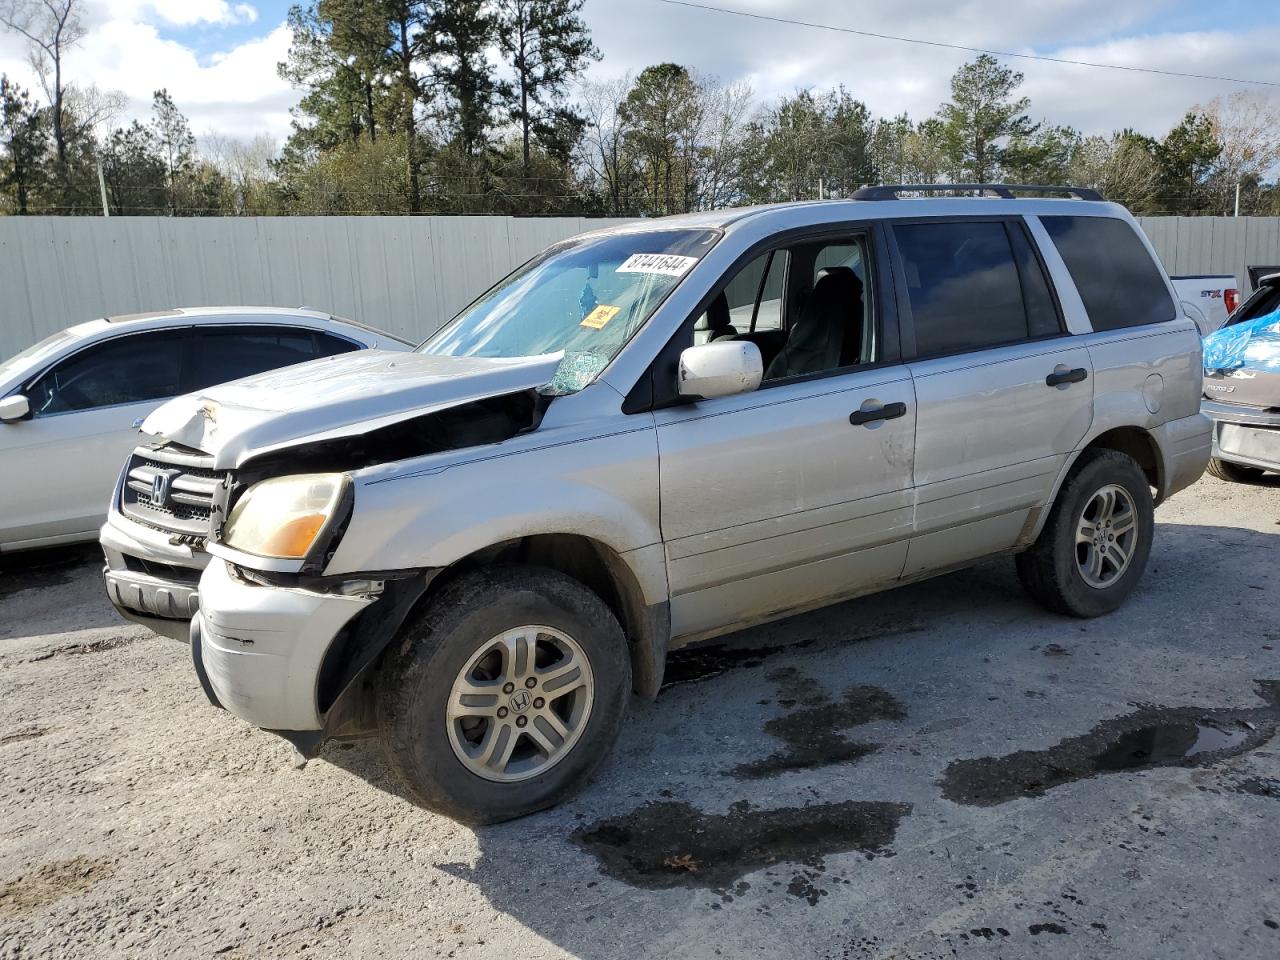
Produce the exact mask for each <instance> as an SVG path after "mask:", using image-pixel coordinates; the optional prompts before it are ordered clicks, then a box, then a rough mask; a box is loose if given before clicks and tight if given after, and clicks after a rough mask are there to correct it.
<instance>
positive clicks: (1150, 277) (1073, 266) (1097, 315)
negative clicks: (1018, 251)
mask: <svg viewBox="0 0 1280 960" xmlns="http://www.w3.org/2000/svg"><path fill="white" fill-rule="evenodd" d="M1040 222H1041V223H1043V224H1044V228H1045V230H1047V231H1048V233H1049V236H1050V237H1051V238H1052V239H1053V244H1054V246H1055V247H1057V248H1058V253H1059V254H1060V255H1061V256H1062V259H1063V262H1064V263H1066V265H1067V270H1068V271H1069V272H1070V274H1071V279H1072V280H1073V281H1074V282H1075V285H1076V290H1078V291H1079V293H1080V299H1081V300H1082V301H1084V308H1085V310H1087V311H1088V313H1089V320H1090V322H1091V323H1092V324H1093V329H1094V330H1099V331H1103V330H1119V329H1122V328H1124V327H1140V326H1142V325H1143V324H1147V323H1164V322H1165V321H1168V320H1172V319H1173V318H1174V317H1175V316H1176V315H1177V310H1176V308H1175V307H1174V303H1173V298H1172V297H1170V296H1169V288H1168V286H1167V285H1166V284H1165V280H1164V276H1163V275H1162V274H1161V272H1160V268H1159V267H1158V266H1157V265H1156V262H1155V261H1154V260H1153V259H1152V257H1151V254H1150V253H1149V252H1148V251H1147V248H1146V245H1145V244H1143V242H1142V240H1141V239H1140V238H1139V237H1138V235H1137V234H1136V233H1134V230H1133V227H1131V226H1130V225H1129V224H1128V223H1127V222H1125V221H1124V220H1117V219H1114V218H1111V217H1041V218H1040Z"/></svg>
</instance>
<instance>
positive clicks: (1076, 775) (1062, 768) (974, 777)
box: [942, 681, 1280, 806]
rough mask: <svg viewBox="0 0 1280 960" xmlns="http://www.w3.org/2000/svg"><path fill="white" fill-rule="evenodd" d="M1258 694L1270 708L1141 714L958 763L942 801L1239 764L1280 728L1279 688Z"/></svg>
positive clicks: (1006, 796) (1004, 797) (987, 799)
mask: <svg viewBox="0 0 1280 960" xmlns="http://www.w3.org/2000/svg"><path fill="white" fill-rule="evenodd" d="M1258 694H1259V696H1261V697H1262V698H1263V699H1264V700H1266V701H1267V705H1266V706H1264V707H1256V708H1253V709H1247V708H1246V709H1216V710H1213V709H1211V710H1205V709H1202V708H1199V707H1178V708H1170V707H1142V708H1140V709H1138V710H1136V711H1135V712H1133V713H1130V714H1126V715H1125V716H1122V717H1116V718H1115V719H1113V720H1107V721H1104V722H1103V723H1100V724H1098V725H1097V726H1096V727H1094V728H1093V729H1092V730H1091V731H1089V732H1088V733H1086V734H1084V735H1082V736H1078V737H1070V738H1068V739H1066V740H1062V741H1061V742H1059V743H1057V744H1055V745H1054V746H1052V747H1049V748H1047V749H1045V750H1020V751H1018V752H1017V753H1011V754H1008V755H1006V756H1003V757H982V758H979V759H976V760H957V761H955V762H953V763H952V764H950V765H949V766H948V767H947V770H946V773H945V774H944V775H943V778H942V795H943V796H944V797H946V798H947V799H948V800H952V801H954V802H956V803H964V804H972V805H976V806H994V805H996V804H1000V803H1007V802H1008V801H1010V800H1015V799H1017V798H1019V797H1037V796H1042V795H1043V794H1044V793H1045V792H1046V791H1048V790H1051V789H1053V788H1054V787H1058V786H1061V785H1063V784H1066V783H1074V782H1075V781H1077V780H1085V779H1088V778H1090V777H1095V776H1099V775H1102V774H1107V773H1117V772H1122V771H1133V770H1149V769H1152V768H1155V767H1195V766H1204V765H1207V764H1210V763H1214V762H1216V761H1218V760H1221V759H1224V758H1226V757H1232V756H1237V755H1239V754H1241V753H1245V752H1247V751H1249V750H1252V749H1254V748H1256V747H1257V746H1259V745H1260V744H1262V743H1264V742H1266V741H1267V740H1269V739H1270V738H1271V737H1272V735H1274V734H1275V732H1276V728H1277V725H1280V682H1275V681H1266V682H1262V683H1259V685H1258Z"/></svg>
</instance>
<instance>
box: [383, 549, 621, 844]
mask: <svg viewBox="0 0 1280 960" xmlns="http://www.w3.org/2000/svg"><path fill="white" fill-rule="evenodd" d="M630 691H631V662H630V659H629V657H628V653H627V644H626V640H625V639H624V637H623V633H622V628H621V627H620V626H619V624H618V621H617V619H616V618H615V617H614V615H613V613H612V612H610V610H609V608H608V607H607V606H606V605H605V604H604V602H603V601H602V600H601V599H600V598H599V597H598V596H597V595H596V594H594V593H592V592H591V591H590V590H588V589H587V588H586V587H585V586H583V585H582V584H581V583H579V582H578V581H577V580H574V579H572V578H571V577H568V576H565V575H564V574H561V573H558V572H556V571H553V570H545V569H540V568H535V567H495V568H491V569H486V570H479V571H475V572H472V573H467V574H464V575H463V576H461V577H459V578H458V579H457V580H454V581H453V582H451V583H449V584H447V585H446V586H444V587H443V588H442V590H441V591H440V594H439V595H438V596H437V597H436V598H435V599H434V600H433V601H432V602H431V603H430V605H429V606H428V607H427V609H426V610H425V611H424V612H423V613H422V614H421V615H420V616H418V617H417V618H416V619H414V620H413V621H411V622H410V623H408V624H406V626H405V627H404V628H403V629H402V630H401V633H400V636H399V637H398V638H397V639H396V640H395V641H394V643H393V645H392V647H391V649H390V650H389V651H388V656H387V659H386V661H385V662H384V664H383V667H382V670H381V675H380V678H379V689H378V701H377V712H378V729H379V737H380V739H381V741H382V746H383V750H384V752H385V754H386V757H387V762H388V763H389V764H390V766H391V769H392V771H393V772H394V773H395V775H396V776H397V778H398V779H399V780H400V782H401V783H402V784H403V786H404V789H405V791H406V792H407V793H408V794H409V796H410V797H411V798H412V799H413V800H414V801H415V802H417V803H418V804H420V805H421V806H424V807H427V808H428V809H431V810H435V811H437V812H439V813H443V814H445V815H446V816H449V817H452V818H453V819H455V820H459V821H461V822H463V823H471V824H480V823H496V822H498V821H501V820H510V819H512V818H513V817H519V816H523V815H525V814H528V813H533V812H534V811H535V810H541V809H543V808H545V807H549V806H552V805H554V804H556V803H559V802H560V801H562V800H564V799H565V798H566V797H568V796H570V795H572V794H573V793H574V792H575V791H576V790H578V789H579V788H580V787H582V786H583V785H584V784H585V783H586V782H587V780H589V779H590V777H591V775H592V774H593V773H594V772H595V771H596V769H597V768H598V767H599V766H600V764H601V762H603V760H604V759H605V757H606V756H607V755H608V753H609V751H610V749H611V748H612V747H613V744H614V741H615V740H616V739H617V736H618V731H619V728H620V727H621V724H622V717H623V713H624V712H625V710H626V705H627V700H628V698H629V696H630Z"/></svg>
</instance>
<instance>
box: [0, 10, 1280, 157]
mask: <svg viewBox="0 0 1280 960" xmlns="http://www.w3.org/2000/svg"><path fill="white" fill-rule="evenodd" d="M84 2H85V3H86V4H87V6H88V19H89V21H90V22H91V23H92V26H93V29H92V30H91V32H90V34H89V36H88V37H86V39H85V41H84V42H83V43H82V44H81V45H80V47H79V48H77V49H76V50H75V51H73V53H72V54H71V56H70V57H69V59H68V70H69V73H70V76H71V78H72V80H73V81H74V82H77V83H82V84H84V83H93V84H96V85H98V86H99V87H101V88H104V89H112V90H120V91H122V92H123V93H124V94H125V95H126V97H127V98H128V104H129V106H128V108H127V110H126V112H125V116H124V118H123V119H126V120H127V119H128V118H130V117H132V116H142V115H145V114H146V112H147V109H148V106H149V100H150V96H151V92H152V91H154V90H155V89H157V88H159V87H161V86H163V87H167V88H168V89H169V90H170V93H171V94H172V95H173V96H174V98H175V100H176V101H177V102H178V105H179V106H180V107H181V108H182V109H183V110H184V111H185V112H186V113H187V115H188V116H189V117H190V118H191V120H192V126H193V128H194V129H195V130H196V132H197V134H206V133H210V132H214V133H220V134H224V135H230V136H235V137H241V138H245V137H251V136H254V135H256V134H259V133H266V134H269V135H271V136H273V137H275V138H277V139H283V138H284V137H285V136H287V134H288V130H289V122H290V115H289V110H290V108H291V107H292V106H293V104H295V103H296V102H297V98H298V92H297V91H294V90H292V89H290V88H289V86H288V84H287V83H285V82H283V81H281V80H280V79H279V78H278V76H277V75H276V70H275V65H276V63H277V62H278V61H279V60H280V59H282V58H283V57H284V55H285V53H286V51H287V49H288V32H287V30H286V29H285V28H284V26H283V24H284V20H285V16H286V14H287V11H288V7H289V3H288V2H286V0H84ZM708 2H711V3H713V4H714V5H716V6H724V7H731V8H735V9H738V10H744V11H751V12H756V13H761V14H766V15H771V16H778V17H791V18H796V19H803V20H809V21H814V22H819V23H829V24H834V25H841V26H848V27H853V28H857V29H863V30H871V31H876V32H881V33H891V34H898V35H906V36H913V37H920V38H924V39H936V40H944V41H947V42H951V43H959V44H965V45H970V46H976V47H984V48H991V49H996V50H1010V51H1017V52H1027V53H1031V52H1034V53H1040V54H1048V55H1053V56H1065V57H1070V58H1076V59H1084V60H1094V61H1101V62H1115V63H1123V64H1128V65H1132V66H1151V67H1157V68H1160V69H1164V70H1175V71H1184V72H1191V73H1203V74H1216V75H1224V74H1225V75H1233V76H1244V77H1252V78H1259V79H1265V80H1270V81H1273V82H1278V83H1280V57H1277V56H1276V51H1277V50H1280V25H1277V23H1276V21H1275V17H1274V15H1273V14H1274V9H1275V7H1274V0H1267V2H1264V0H1221V2H1217V3H1205V2H1197V3H1193V2H1187V0H1122V2H1117V0H1054V2H1026V3H1010V2H1009V0H858V2H857V3H849V2H848V0H708ZM585 16H586V19H587V22H588V25H589V26H590V27H591V29H592V33H593V36H594V38H595V40H596V43H597V44H598V46H599V47H600V48H601V50H602V52H603V54H604V59H603V60H602V61H601V62H600V63H598V64H596V65H595V66H594V67H593V68H592V71H591V76H592V77H593V78H596V79H604V78H608V77H611V76H618V75H621V74H624V73H627V72H632V73H634V72H636V71H638V70H640V69H642V68H643V67H644V66H646V65H647V64H650V63H656V62H660V61H663V60H671V61H675V62H678V63H683V64H686V65H689V66H691V67H694V68H696V69H698V70H700V71H701V72H703V73H705V74H709V75H713V76H716V77H718V78H719V79H720V80H722V81H724V82H742V83H746V84H749V85H750V87H751V88H752V90H753V91H754V92H755V94H756V97H757V99H758V100H759V101H761V102H768V101H769V100H771V99H773V98H775V97H777V96H779V95H781V94H785V93H790V92H793V91H794V90H796V89H798V88H801V87H808V86H816V87H827V86H833V85H835V84H837V83H843V84H844V85H845V86H846V87H847V88H848V89H849V90H850V91H851V92H852V93H853V94H854V95H855V96H857V97H860V98H861V99H863V100H865V101H866V102H867V103H868V104H869V105H870V107H871V108H872V110H873V112H875V113H879V114H886V115H892V114H896V113H899V112H902V111H907V112H909V113H910V114H911V115H912V116H914V117H917V118H919V117H924V116H927V115H929V114H930V113H932V112H933V111H934V110H935V109H936V108H937V106H938V104H939V103H940V102H941V101H942V100H944V99H946V97H947V95H948V88H947V84H948V80H949V78H950V76H951V73H952V72H953V71H954V70H955V69H956V67H958V66H959V65H960V64H961V63H963V62H964V61H965V60H966V59H968V58H969V56H970V55H967V54H965V53H963V52H959V51H951V50H940V49H936V48H927V47H919V46H913V45H908V44H900V43H893V42H888V41H880V40H872V39H867V38H860V37H854V36H849V35H847V34H840V33H834V32H829V31H821V30H812V29H808V28H804V27H795V26H786V25H780V24H771V23H763V22H760V21H753V20H748V19H743V18H739V17H730V16H725V15H723V14H717V13H713V12H710V11H701V10H691V9H687V8H680V7H672V6H669V5H666V4H662V3H659V2H657V0H586V7H585ZM1014 63H1015V65H1016V67H1017V69H1019V70H1022V71H1023V72H1024V73H1025V75H1026V83H1025V85H1024V88H1023V92H1024V93H1025V94H1026V95H1028V96H1029V97H1031V99H1032V110H1031V112H1032V114H1033V116H1035V117H1036V118H1037V119H1039V118H1041V117H1047V118H1048V119H1050V120H1052V121H1054V122H1058V123H1070V124H1073V125H1075V126H1076V127H1078V128H1080V129H1083V130H1085V131H1086V132H1102V133H1105V132H1108V131H1110V130H1113V129H1117V128H1120V127H1125V126H1132V127H1135V128H1137V129H1139V130H1142V131H1144V132H1148V133H1152V134H1156V135H1159V134H1162V133H1163V132H1164V131H1166V130H1167V129H1168V128H1169V126H1171V125H1172V124H1173V123H1175V122H1177V120H1178V119H1179V118H1180V117H1181V116H1182V114H1183V113H1185V112H1186V110H1187V109H1188V108H1190V107H1191V106H1193V105H1195V104H1198V103H1204V102H1207V101H1208V100H1210V99H1212V98H1213V97H1215V96H1218V95H1222V94H1229V93H1232V92H1234V91H1235V90H1238V89H1251V90H1255V91H1260V92H1261V93H1263V94H1265V95H1267V96H1269V97H1271V98H1273V99H1274V98H1277V97H1280V87H1271V88H1269V89H1268V88H1265V87H1252V88H1248V87H1246V88H1241V87H1239V86H1236V85H1231V84H1224V83H1216V82H1212V81H1203V80H1185V79H1179V78H1171V77H1161V76H1154V75H1145V74H1138V73H1120V72H1116V71H1107V70H1091V69H1085V68H1080V67H1072V66H1068V65H1054V64H1043V63H1035V62H1027V61H1015V62H1014ZM0 71H4V72H8V73H9V74H11V75H13V76H16V77H18V78H19V79H20V80H21V81H22V82H25V83H29V84H31V85H32V86H33V87H34V86H35V85H36V84H35V78H34V77H33V76H32V75H31V72H30V70H29V69H28V68H27V66H26V64H25V63H24V56H23V51H22V47H21V44H20V43H19V42H18V41H17V40H16V38H13V37H11V36H4V35H0Z"/></svg>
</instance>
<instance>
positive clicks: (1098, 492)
mask: <svg viewBox="0 0 1280 960" xmlns="http://www.w3.org/2000/svg"><path fill="white" fill-rule="evenodd" d="M1154 530H1155V513H1154V506H1153V504H1152V500H1151V487H1150V485H1149V484H1148V482H1147V477H1146V475H1145V474H1144V473H1143V472H1142V468H1141V467H1139V466H1138V464H1137V463H1136V462H1135V461H1134V460H1133V458H1132V457H1129V456H1127V455H1126V454H1123V453H1120V452H1119V451H1117V450H1087V451H1085V452H1084V453H1082V454H1081V455H1080V459H1079V460H1078V461H1077V462H1076V464H1075V466H1074V467H1073V468H1072V470H1071V473H1070V474H1069V475H1068V476H1067V479H1066V480H1065V481H1064V482H1063V484H1062V489H1060V490H1059V491H1058V498H1057V499H1056V500H1055V501H1054V504H1053V508H1052V509H1051V510H1050V511H1049V516H1048V517H1047V518H1046V519H1045V524H1044V528H1043V529H1042V530H1041V531H1040V536H1039V537H1037V538H1036V542H1035V543H1033V544H1032V545H1031V547H1030V548H1029V549H1027V550H1026V551H1024V552H1023V553H1020V554H1018V557H1017V566H1018V577H1019V579H1021V581H1022V585H1023V586H1024V587H1025V588H1026V589H1027V592H1028V593H1030V594H1031V596H1032V597H1034V598H1035V599H1036V600H1037V601H1039V603H1041V604H1042V605H1043V606H1045V607H1047V608H1048V609H1050V610H1052V611H1054V612H1055V613H1065V614H1068V615H1069V616H1073V617H1097V616H1101V615H1102V614H1104V613H1110V612H1111V611H1112V610H1115V609H1116V608H1117V607H1119V606H1120V605H1121V604H1122V603H1124V601H1125V600H1126V599H1127V598H1128V596H1129V594H1130V593H1131V592H1132V591H1133V588H1134V587H1135V586H1136V585H1137V582H1138V580H1139V579H1140V578H1141V577H1142V571H1143V570H1144V569H1145V567H1146V565H1147V556H1148V554H1150V552H1151V538H1152V534H1153V533H1154Z"/></svg>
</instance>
